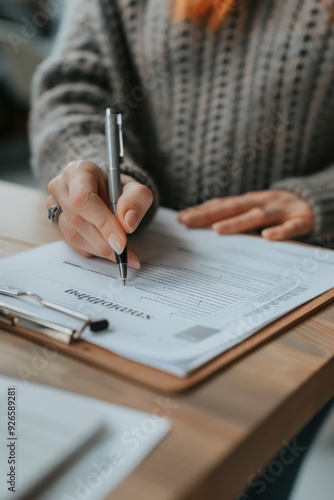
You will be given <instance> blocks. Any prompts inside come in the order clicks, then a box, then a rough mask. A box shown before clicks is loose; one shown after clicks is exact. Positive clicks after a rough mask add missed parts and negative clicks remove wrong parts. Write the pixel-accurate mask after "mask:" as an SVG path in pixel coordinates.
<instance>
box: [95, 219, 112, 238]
mask: <svg viewBox="0 0 334 500" xmlns="http://www.w3.org/2000/svg"><path fill="white" fill-rule="evenodd" d="M96 227H97V228H98V230H99V231H100V233H101V234H108V233H110V221H109V220H108V219H105V218H103V219H102V220H100V221H98V222H97V224H96Z"/></svg>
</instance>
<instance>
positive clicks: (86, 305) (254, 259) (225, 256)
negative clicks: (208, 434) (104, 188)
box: [0, 209, 334, 377]
mask: <svg viewBox="0 0 334 500" xmlns="http://www.w3.org/2000/svg"><path fill="white" fill-rule="evenodd" d="M129 246H130V248H132V249H133V250H134V251H135V252H136V253H137V255H138V256H139V258H140V260H141V263H142V267H141V269H140V270H139V271H132V270H129V279H128V282H127V284H126V286H125V287H123V286H122V284H121V282H120V280H119V279H118V272H117V268H116V266H115V264H113V263H111V262H110V261H107V260H103V259H98V258H95V259H86V258H83V257H81V256H79V255H78V254H76V253H75V252H74V251H72V250H71V249H70V248H69V247H68V246H67V245H66V244H65V243H63V242H59V243H53V244H51V245H45V246H43V247H40V248H37V249H33V250H29V251H28V252H25V253H24V254H17V255H14V256H12V257H8V258H6V259H2V261H1V262H0V286H6V285H11V286H16V287H18V288H21V289H25V290H29V291H33V292H35V293H37V294H39V295H42V296H43V297H45V298H47V299H49V300H51V301H54V302H57V303H59V304H63V305H67V306H68V307H71V308H73V309H76V310H78V311H81V312H84V313H85V314H88V315H89V316H91V317H93V318H95V319H101V318H106V319H108V321H109V325H110V326H109V329H108V330H106V331H103V332H99V333H92V332H90V331H85V332H84V334H83V338H84V339H85V340H87V341H88V342H92V343H94V344H97V345H99V346H101V347H104V348H105V349H108V350H110V351H113V352H115V353H117V354H119V355H122V356H125V357H128V358H130V359H133V360H136V361H139V362H141V363H144V364H147V365H150V366H153V367H156V368H160V369H162V370H164V371H167V372H169V373H173V374H175V375H177V376H180V377H184V376H186V375H187V374H188V373H190V372H191V371H193V370H195V369H196V368H198V367H199V366H201V365H202V364H204V363H205V362H207V361H208V360H210V359H212V358H214V357H215V356H217V355H218V354H220V353H222V352H224V351H226V350H227V349H229V348H231V347H232V346H234V345H236V344H238V343H239V342H241V341H242V340H244V339H245V338H247V337H249V336H250V335H252V334H254V333H255V332H256V331H258V330H260V329H261V328H262V327H264V326H265V325H267V324H268V323H270V322H272V321H273V320H275V319H277V318H278V317H280V316H282V315H284V314H285V313H287V312H289V311H291V310H292V309H294V308H296V307H298V306H299V305H301V304H303V303H305V302H307V301H309V300H310V299H312V298H314V297H316V296H318V295H320V294H321V293H323V292H325V291H327V290H329V289H331V288H332V287H333V286H334V252H332V251H330V250H324V249H321V248H319V247H305V246H301V245H296V244H290V243H276V242H268V241H265V240H263V239H262V238H258V237H253V236H241V235H237V236H219V235H217V234H215V233H214V232H213V231H212V230H210V229H205V230H202V229H201V230H190V229H186V228H184V227H183V226H181V225H180V224H178V223H177V221H176V214H175V212H174V211H172V210H166V209H161V210H160V211H159V213H158V216H157V217H156V219H155V221H154V222H153V223H152V224H151V225H150V227H148V228H146V229H144V230H142V231H141V232H140V233H138V235H136V236H134V237H132V238H131V239H130V243H129ZM23 255H24V257H23ZM0 300H1V302H4V303H8V304H12V305H16V306H18V305H19V306H20V307H21V308H23V307H24V306H25V307H27V308H28V309H29V311H35V312H36V313H38V314H40V315H44V316H45V317H48V318H53V319H55V320H58V321H59V320H60V316H61V315H60V314H59V313H55V312H52V311H47V313H46V314H45V311H43V310H42V309H41V306H39V305H38V304H37V305H35V304H34V303H32V301H31V300H30V299H26V298H20V299H18V298H11V297H5V296H0ZM19 301H20V303H19ZM61 320H62V322H63V324H69V319H68V318H66V319H64V317H63V318H61Z"/></svg>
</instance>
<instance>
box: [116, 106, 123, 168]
mask: <svg viewBox="0 0 334 500" xmlns="http://www.w3.org/2000/svg"><path fill="white" fill-rule="evenodd" d="M117 125H118V137H119V158H120V161H121V162H122V161H123V158H124V144H123V129H122V125H123V119H122V113H117Z"/></svg>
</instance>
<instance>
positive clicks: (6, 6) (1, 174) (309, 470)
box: [0, 0, 334, 500]
mask: <svg viewBox="0 0 334 500" xmlns="http://www.w3.org/2000/svg"><path fill="white" fill-rule="evenodd" d="M66 1H70V0H36V1H35V0H0V179H1V180H9V181H12V182H16V183H19V184H24V185H26V186H36V187H40V184H39V182H38V181H37V180H36V179H34V177H33V175H32V174H31V172H30V168H29V146H28V140H27V121H28V114H29V99H30V82H31V77H32V75H33V72H34V70H35V68H36V66H37V65H38V64H39V63H40V62H41V61H42V60H43V59H44V58H45V57H46V56H47V55H48V53H49V52H50V51H51V49H52V45H53V43H54V40H55V34H56V32H57V28H58V25H59V21H60V19H61V15H62V10H63V6H64V4H65V3H66ZM333 471H334V414H333V413H332V415H331V416H330V417H329V419H328V420H327V422H326V424H325V425H324V427H323V428H322V430H321V433H320V434H319V436H318V438H317V439H316V441H315V442H314V445H313V447H312V451H311V453H309V455H308V459H307V460H306V462H305V464H304V466H303V470H302V474H301V475H300V477H299V480H298V483H297V484H296V487H295V489H294V493H293V497H292V499H291V500H314V499H315V498H317V499H319V500H330V499H332V498H334V475H333ZM282 500H286V499H282Z"/></svg>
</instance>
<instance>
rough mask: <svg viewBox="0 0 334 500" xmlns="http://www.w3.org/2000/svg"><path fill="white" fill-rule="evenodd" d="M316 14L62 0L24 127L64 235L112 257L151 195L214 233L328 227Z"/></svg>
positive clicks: (333, 192) (333, 198)
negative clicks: (116, 160)
mask: <svg viewBox="0 0 334 500" xmlns="http://www.w3.org/2000/svg"><path fill="white" fill-rule="evenodd" d="M332 12H333V6H332V0H295V1H291V0H175V3H173V2H172V1H171V0H160V1H157V0H147V1H144V0H71V1H70V2H67V7H66V10H65V14H64V20H63V23H62V27H61V30H60V33H59V36H58V39H57V43H56V45H55V49H54V51H53V54H52V55H51V57H49V58H48V59H47V60H46V61H45V62H44V63H43V64H42V65H41V66H40V68H39V69H38V71H37V73H36V77H35V80H34V85H33V101H32V104H33V109H32V115H31V123H30V130H31V146H32V162H33V168H34V170H35V172H36V173H37V174H38V176H39V177H40V178H42V179H43V180H44V181H45V182H49V181H50V182H49V185H48V187H49V191H50V197H49V198H48V202H47V206H48V208H50V207H51V206H54V205H58V204H59V205H60V206H61V208H62V213H61V215H60V217H59V221H58V222H59V229H60V231H61V233H62V235H63V237H64V239H65V240H67V242H68V243H69V244H70V245H71V246H72V247H73V248H74V249H75V250H77V251H78V252H79V253H81V254H83V255H87V256H88V255H98V256H102V257H105V258H109V259H111V260H113V259H114V251H116V252H117V253H121V252H122V250H123V248H124V246H125V244H126V236H127V234H130V233H132V232H134V231H135V230H136V228H137V227H138V226H139V224H140V223H141V221H142V219H143V218H145V219H146V221H149V219H150V218H151V217H152V216H153V214H154V211H155V210H156V208H157V206H158V204H159V203H161V204H163V205H165V206H169V207H172V208H174V209H176V210H178V211H179V214H178V220H179V221H180V223H182V224H185V225H186V226H188V227H203V226H209V227H212V230H214V231H216V232H218V233H219V234H227V233H232V232H244V231H250V230H261V231H262V236H263V237H264V238H267V239H270V240H283V239H290V238H298V237H305V238H308V239H309V240H313V239H316V238H320V237H323V236H324V235H326V234H328V233H329V232H330V231H333V230H334V219H333V216H334V166H333V165H334V150H333V148H332V135H333V132H334V37H333V30H334V22H333V21H332V17H333V16H332ZM110 105H111V106H113V105H116V106H118V107H120V108H121V109H122V111H123V114H124V132H125V158H126V159H125V163H124V166H123V186H124V187H123V194H122V196H121V197H120V200H119V204H118V220H116V219H115V217H114V216H113V215H112V214H111V212H110V210H109V209H108V208H107V187H106V175H105V171H104V167H105V166H106V153H105V150H106V146H105V140H104V113H105V109H106V107H108V106H110ZM159 198H160V200H159ZM129 264H130V265H131V266H132V267H138V266H139V262H138V259H137V257H136V255H135V254H134V253H132V254H130V260H129ZM275 484H277V483H275ZM267 491H268V490H267ZM269 498H270V497H269ZM272 498H273V497H272ZM281 498H284V497H281Z"/></svg>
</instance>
